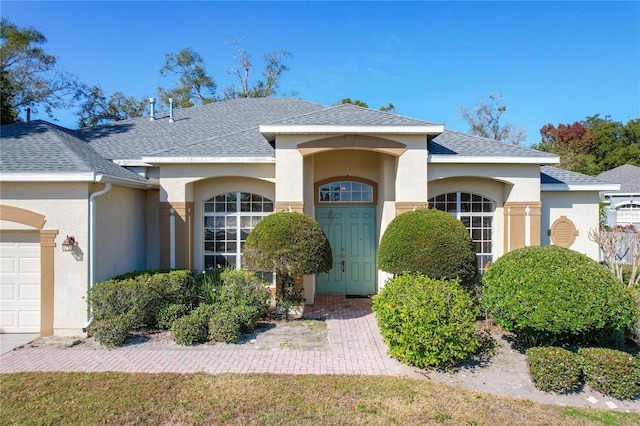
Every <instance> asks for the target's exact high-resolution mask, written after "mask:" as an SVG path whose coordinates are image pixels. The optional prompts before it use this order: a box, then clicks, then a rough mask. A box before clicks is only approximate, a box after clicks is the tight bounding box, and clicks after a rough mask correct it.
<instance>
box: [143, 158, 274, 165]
mask: <svg viewBox="0 0 640 426" xmlns="http://www.w3.org/2000/svg"><path fill="white" fill-rule="evenodd" d="M142 160H143V161H145V162H147V163H150V165H153V164H212V163H252V164H259V163H275V162H276V159H275V158H274V157H142Z"/></svg>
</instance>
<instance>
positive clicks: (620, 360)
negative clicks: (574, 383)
mask: <svg viewBox="0 0 640 426" xmlns="http://www.w3.org/2000/svg"><path fill="white" fill-rule="evenodd" d="M578 353H579V354H580V355H581V358H582V369H583V371H584V378H585V383H586V384H587V385H589V386H590V387H591V389H594V390H597V391H598V392H601V393H603V394H604V395H608V396H612V397H614V398H618V399H634V398H636V397H640V358H638V357H637V356H635V357H634V356H633V355H631V354H628V353H626V352H622V351H617V350H614V349H606V348H580V349H579V350H578Z"/></svg>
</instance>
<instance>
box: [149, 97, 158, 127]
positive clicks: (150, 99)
mask: <svg viewBox="0 0 640 426" xmlns="http://www.w3.org/2000/svg"><path fill="white" fill-rule="evenodd" d="M155 104H156V100H155V98H149V107H150V109H151V116H150V117H149V120H151V121H153V120H155V119H156V112H155V110H154V109H153V107H154V105H155Z"/></svg>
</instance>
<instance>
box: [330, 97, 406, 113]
mask: <svg viewBox="0 0 640 426" xmlns="http://www.w3.org/2000/svg"><path fill="white" fill-rule="evenodd" d="M342 104H351V105H356V106H359V107H362V108H369V104H367V103H366V102H364V101H361V100H360V99H354V100H351V98H342V99H341V100H340V102H338V103H337V105H342ZM378 111H382V112H389V113H391V114H395V113H396V107H395V105H393V104H392V103H391V102H389V103H388V104H387V105H386V106H385V105H383V106H381V107H380V108H379V109H378Z"/></svg>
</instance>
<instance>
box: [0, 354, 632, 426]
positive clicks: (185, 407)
mask: <svg viewBox="0 0 640 426" xmlns="http://www.w3.org/2000/svg"><path fill="white" fill-rule="evenodd" d="M212 362H215V361H212ZM0 389H2V392H1V396H0V398H1V399H0V402H1V407H2V423H3V424H30V425H39V424H75V425H85V424H118V425H121V424H184V425H191V424H193V425H200V424H221V425H237V424H252V425H278V424H295V425H319V424H321V425H361V424H367V425H388V424H398V425H417V424H421V425H422V424H461V425H495V424H523V425H525V424H554V425H563V424H566V425H576V424H580V425H582V424H584V425H591V424H607V425H633V424H636V425H637V424H639V423H640V415H639V414H630V413H621V412H605V411H601V410H595V409H579V408H566V407H554V406H548V405H539V404H535V403H533V402H531V401H524V400H517V399H512V398H506V397H499V396H494V395H490V394H484V393H476V392H471V391H467V390H463V389H459V388H453V387H449V386H446V385H442V384H436V383H432V382H429V381H427V380H414V379H407V378H397V377H380V376H338V375H327V376H311V375H308V376H291V375H274V374H245V375H238V374H221V375H210V374H204V373H198V374H166V373H163V374H142V373H16V374H4V375H0Z"/></svg>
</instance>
